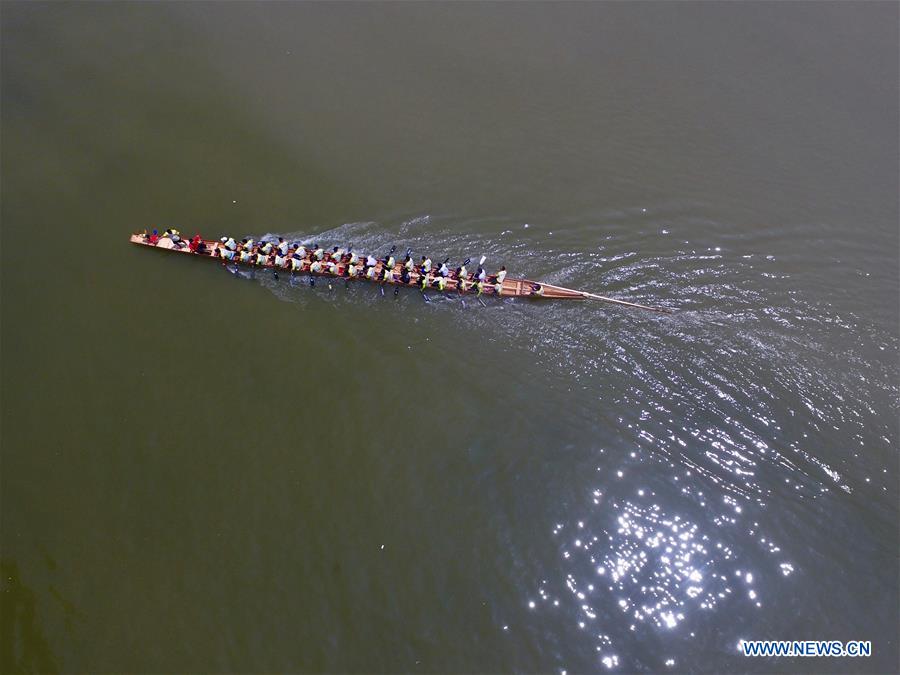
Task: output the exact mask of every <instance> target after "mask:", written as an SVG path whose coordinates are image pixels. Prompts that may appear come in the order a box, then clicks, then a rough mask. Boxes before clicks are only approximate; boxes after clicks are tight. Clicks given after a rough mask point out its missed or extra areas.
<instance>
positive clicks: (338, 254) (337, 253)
mask: <svg viewBox="0 0 900 675" xmlns="http://www.w3.org/2000/svg"><path fill="white" fill-rule="evenodd" d="M343 255H344V252H343V251H342V250H341V249H339V248H338V247H337V246H335V247H334V248H333V249H331V259H332V260H334V261H335V262H341V258H342V257H343Z"/></svg>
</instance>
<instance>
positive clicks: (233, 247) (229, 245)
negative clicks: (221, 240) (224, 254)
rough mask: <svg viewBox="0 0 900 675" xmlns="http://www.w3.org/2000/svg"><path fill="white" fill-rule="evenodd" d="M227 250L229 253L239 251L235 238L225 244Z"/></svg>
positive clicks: (229, 238)
mask: <svg viewBox="0 0 900 675" xmlns="http://www.w3.org/2000/svg"><path fill="white" fill-rule="evenodd" d="M225 248H227V249H228V250H229V251H235V250H237V242H236V241H235V240H234V239H233V238H231V237H228V241H226V242H225Z"/></svg>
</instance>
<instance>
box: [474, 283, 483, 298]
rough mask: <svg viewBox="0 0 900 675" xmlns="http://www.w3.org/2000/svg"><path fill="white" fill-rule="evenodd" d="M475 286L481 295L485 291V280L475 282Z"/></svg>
mask: <svg viewBox="0 0 900 675" xmlns="http://www.w3.org/2000/svg"><path fill="white" fill-rule="evenodd" d="M475 288H477V289H478V295H481V294H482V293H483V292H484V282H483V281H479V282H478V283H477V284H475Z"/></svg>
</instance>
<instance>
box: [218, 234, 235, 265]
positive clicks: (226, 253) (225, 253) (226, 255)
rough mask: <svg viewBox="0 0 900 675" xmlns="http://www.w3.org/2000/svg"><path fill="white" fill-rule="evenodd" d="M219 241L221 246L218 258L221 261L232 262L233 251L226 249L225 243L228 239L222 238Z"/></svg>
mask: <svg viewBox="0 0 900 675" xmlns="http://www.w3.org/2000/svg"><path fill="white" fill-rule="evenodd" d="M219 241H220V242H221V245H220V246H219V257H220V258H222V260H234V251H232V250H231V249H230V248H228V246H227V244H226V243H225V242H226V241H228V237H222V238H221V239H219Z"/></svg>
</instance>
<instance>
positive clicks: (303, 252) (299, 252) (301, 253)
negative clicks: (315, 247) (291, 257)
mask: <svg viewBox="0 0 900 675" xmlns="http://www.w3.org/2000/svg"><path fill="white" fill-rule="evenodd" d="M308 253H309V251H307V250H306V247H305V246H303V245H302V244H301V245H300V246H298V247H297V255H299V256H300V257H301V258H305V257H306V256H307V254H308Z"/></svg>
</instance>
